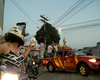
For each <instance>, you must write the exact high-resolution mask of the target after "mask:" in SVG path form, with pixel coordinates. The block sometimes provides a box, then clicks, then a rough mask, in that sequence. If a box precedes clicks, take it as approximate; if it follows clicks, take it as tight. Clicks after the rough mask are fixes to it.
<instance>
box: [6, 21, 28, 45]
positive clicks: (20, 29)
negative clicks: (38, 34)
mask: <svg viewBox="0 0 100 80" xmlns="http://www.w3.org/2000/svg"><path fill="white" fill-rule="evenodd" d="M23 24H24V25H23ZM25 28H26V23H25V22H24V23H19V24H18V23H17V26H13V27H12V28H11V29H10V30H9V31H8V33H7V34H6V36H5V37H6V38H5V39H6V41H7V42H8V41H11V42H18V43H19V45H21V46H22V45H24V42H25V41H24V37H25V36H28V35H29V34H28V33H25Z"/></svg>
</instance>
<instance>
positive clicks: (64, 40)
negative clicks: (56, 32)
mask: <svg viewBox="0 0 100 80" xmlns="http://www.w3.org/2000/svg"><path fill="white" fill-rule="evenodd" d="M63 42H64V46H65V45H66V39H65V37H64V39H63Z"/></svg>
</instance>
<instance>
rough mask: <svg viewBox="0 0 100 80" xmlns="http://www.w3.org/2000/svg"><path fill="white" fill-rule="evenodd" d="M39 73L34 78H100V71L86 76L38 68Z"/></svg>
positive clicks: (84, 79)
mask: <svg viewBox="0 0 100 80" xmlns="http://www.w3.org/2000/svg"><path fill="white" fill-rule="evenodd" d="M39 71H40V72H39V75H38V76H37V79H35V80H100V73H92V72H91V73H90V75H89V76H88V77H84V76H81V75H80V74H79V73H77V72H75V71H74V72H72V71H71V72H70V71H61V70H56V71H55V72H54V73H50V72H48V70H47V69H46V68H45V69H40V70H39Z"/></svg>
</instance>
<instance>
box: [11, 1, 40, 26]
mask: <svg viewBox="0 0 100 80" xmlns="http://www.w3.org/2000/svg"><path fill="white" fill-rule="evenodd" d="M11 1H12V2H13V3H14V4H15V5H16V6H17V7H18V8H19V10H20V11H21V12H22V13H24V14H25V15H26V16H27V17H28V18H29V19H30V20H31V21H32V22H34V23H35V24H37V23H36V22H35V21H33V20H32V19H31V18H30V17H29V16H28V15H27V14H26V13H25V12H24V11H23V10H22V9H21V8H20V7H19V6H18V5H19V4H18V3H17V4H18V5H17V4H16V3H15V2H14V1H13V0H11ZM37 25H38V24H37Z"/></svg>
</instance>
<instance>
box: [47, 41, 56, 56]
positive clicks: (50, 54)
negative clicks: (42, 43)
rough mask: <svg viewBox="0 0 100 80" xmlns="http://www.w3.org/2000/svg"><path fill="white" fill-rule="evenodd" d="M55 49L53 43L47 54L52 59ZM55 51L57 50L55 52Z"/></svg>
mask: <svg viewBox="0 0 100 80" xmlns="http://www.w3.org/2000/svg"><path fill="white" fill-rule="evenodd" d="M52 50H54V49H53V45H52V43H51V44H50V45H49V46H48V50H47V54H48V57H52V56H53V52H52ZM54 51H55V50H54Z"/></svg>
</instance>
